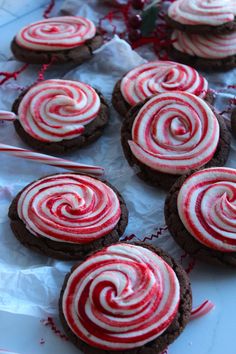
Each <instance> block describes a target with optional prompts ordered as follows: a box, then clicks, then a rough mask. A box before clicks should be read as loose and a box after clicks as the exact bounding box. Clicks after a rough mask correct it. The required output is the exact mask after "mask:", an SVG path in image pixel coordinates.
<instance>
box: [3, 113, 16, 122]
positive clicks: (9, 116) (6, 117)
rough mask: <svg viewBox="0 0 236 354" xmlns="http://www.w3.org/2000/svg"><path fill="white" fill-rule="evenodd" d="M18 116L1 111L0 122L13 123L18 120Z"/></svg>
mask: <svg viewBox="0 0 236 354" xmlns="http://www.w3.org/2000/svg"><path fill="white" fill-rule="evenodd" d="M16 119H17V116H16V115H15V113H13V112H9V111H3V110H0V120H7V121H13V120H16Z"/></svg>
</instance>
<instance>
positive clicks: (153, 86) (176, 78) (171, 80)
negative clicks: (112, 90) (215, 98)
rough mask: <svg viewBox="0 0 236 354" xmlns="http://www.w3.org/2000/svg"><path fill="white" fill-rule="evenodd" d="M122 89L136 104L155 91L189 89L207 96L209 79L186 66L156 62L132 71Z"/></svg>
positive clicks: (126, 96) (123, 80) (122, 82)
mask: <svg viewBox="0 0 236 354" xmlns="http://www.w3.org/2000/svg"><path fill="white" fill-rule="evenodd" d="M120 89H121V92H122V96H123V97H124V99H125V100H126V102H128V103H129V104H130V105H131V106H133V105H135V104H137V103H139V102H141V101H143V100H145V99H146V98H148V97H150V96H152V95H154V94H156V93H162V92H169V91H187V92H190V93H193V94H194V95H197V96H200V97H202V98H204V97H205V96H206V93H207V90H208V82H207V80H206V79H205V78H203V77H202V76H201V75H199V74H198V72H197V71H196V70H194V69H193V68H191V67H189V66H187V65H182V64H178V63H174V62H171V61H153V62H149V63H147V64H143V65H140V66H138V67H136V68H134V69H133V70H131V71H129V72H128V73H127V74H126V75H125V76H124V77H123V79H122V81H121V85H120Z"/></svg>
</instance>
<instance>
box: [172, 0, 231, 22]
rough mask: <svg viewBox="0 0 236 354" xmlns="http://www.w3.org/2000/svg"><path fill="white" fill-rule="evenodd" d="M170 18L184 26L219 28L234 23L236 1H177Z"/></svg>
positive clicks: (174, 3) (173, 4)
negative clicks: (204, 25)
mask: <svg viewBox="0 0 236 354" xmlns="http://www.w3.org/2000/svg"><path fill="white" fill-rule="evenodd" d="M168 16H169V17H170V18H172V19H173V20H175V21H177V22H179V23H182V24H184V25H203V24H206V25H210V26H219V25H222V24H224V23H227V22H232V21H234V17H235V16H236V2H235V0H176V1H174V2H173V3H172V4H171V5H170V7H169V9H168Z"/></svg>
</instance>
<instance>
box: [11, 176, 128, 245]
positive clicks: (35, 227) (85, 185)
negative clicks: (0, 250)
mask: <svg viewBox="0 0 236 354" xmlns="http://www.w3.org/2000/svg"><path fill="white" fill-rule="evenodd" d="M17 212H18V215H19V218H20V219H21V220H22V221H23V222H24V224H25V226H26V228H27V229H28V230H29V231H30V232H31V233H32V234H34V235H35V236H39V237H41V236H43V237H46V238H49V239H52V240H55V241H59V242H69V243H89V242H92V241H94V240H96V239H99V238H101V237H103V236H104V235H106V234H108V233H109V232H110V231H112V230H113V229H114V228H115V226H116V225H117V223H118V221H119V220H120V215H121V209H120V203H119V199H118V197H117V195H116V193H115V192H114V191H113V190H112V189H111V188H110V187H108V185H106V184H105V183H103V182H101V181H99V180H97V179H95V178H92V177H89V176H84V175H79V174H72V173H65V174H61V175H54V176H50V177H45V178H42V179H40V180H38V181H36V182H34V183H32V184H30V185H29V186H28V187H26V188H25V189H24V191H23V192H22V193H21V195H20V198H19V200H18V204H17Z"/></svg>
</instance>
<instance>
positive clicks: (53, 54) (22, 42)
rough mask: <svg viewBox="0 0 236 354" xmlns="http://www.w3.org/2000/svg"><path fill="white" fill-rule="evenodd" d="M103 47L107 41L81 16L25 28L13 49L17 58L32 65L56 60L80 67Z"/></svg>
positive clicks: (56, 19)
mask: <svg viewBox="0 0 236 354" xmlns="http://www.w3.org/2000/svg"><path fill="white" fill-rule="evenodd" d="M36 32H37V33H38V35H37V36H35V33H36ZM40 36H41V37H40ZM102 44H103V38H102V36H101V34H100V33H98V32H96V28H95V26H94V24H93V23H92V22H91V21H89V20H88V19H85V18H83V17H79V16H61V17H52V18H49V19H46V20H43V21H38V22H35V23H32V24H30V25H28V26H26V27H24V28H22V29H21V31H19V32H18V33H17V35H16V37H15V38H14V39H13V41H12V43H11V50H12V52H13V54H14V56H15V57H16V59H18V60H20V61H23V62H25V63H29V64H48V63H50V62H52V61H53V63H55V64H64V63H74V64H76V65H80V64H82V63H83V62H85V61H87V60H89V59H90V58H91V57H92V56H93V52H94V51H95V50H96V49H98V48H99V47H100V46H101V45H102Z"/></svg>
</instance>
